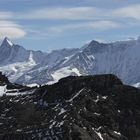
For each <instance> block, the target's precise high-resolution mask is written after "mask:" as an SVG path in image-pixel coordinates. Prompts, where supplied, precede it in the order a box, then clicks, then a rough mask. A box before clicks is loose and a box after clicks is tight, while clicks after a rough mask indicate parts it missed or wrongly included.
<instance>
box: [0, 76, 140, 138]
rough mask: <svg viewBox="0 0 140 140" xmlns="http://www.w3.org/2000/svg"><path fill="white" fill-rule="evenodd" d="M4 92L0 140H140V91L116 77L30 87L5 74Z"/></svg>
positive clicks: (1, 78) (72, 78)
mask: <svg viewBox="0 0 140 140" xmlns="http://www.w3.org/2000/svg"><path fill="white" fill-rule="evenodd" d="M4 87H5V89H4ZM2 89H4V90H2ZM0 92H1V93H0V94H1V97H0V140H32V139H33V140H140V90H139V89H137V88H134V87H131V86H127V85H124V84H123V83H122V82H121V81H120V79H118V78H117V77H116V76H114V75H109V74H108V75H96V76H81V77H77V76H70V77H67V78H63V79H61V80H59V82H58V83H56V84H53V85H46V86H41V87H33V88H29V87H25V86H20V85H17V84H12V83H10V82H9V81H8V79H7V78H6V77H5V76H3V75H2V74H1V73H0ZM2 92H3V93H2Z"/></svg>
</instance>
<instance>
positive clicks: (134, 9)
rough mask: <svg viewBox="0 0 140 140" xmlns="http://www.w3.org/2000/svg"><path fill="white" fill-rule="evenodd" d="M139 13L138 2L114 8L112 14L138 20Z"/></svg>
mask: <svg viewBox="0 0 140 140" xmlns="http://www.w3.org/2000/svg"><path fill="white" fill-rule="evenodd" d="M139 13H140V4H137V5H129V6H127V7H122V8H118V9H115V10H114V11H113V15H115V17H120V18H133V19H136V20H140V16H139Z"/></svg>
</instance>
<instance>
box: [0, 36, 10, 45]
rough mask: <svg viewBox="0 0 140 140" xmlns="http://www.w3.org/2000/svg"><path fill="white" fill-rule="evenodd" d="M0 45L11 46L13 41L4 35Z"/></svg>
mask: <svg viewBox="0 0 140 140" xmlns="http://www.w3.org/2000/svg"><path fill="white" fill-rule="evenodd" d="M1 46H2V47H12V46H13V43H12V42H11V40H10V39H9V38H8V37H5V38H4V40H3V42H2V45H1Z"/></svg>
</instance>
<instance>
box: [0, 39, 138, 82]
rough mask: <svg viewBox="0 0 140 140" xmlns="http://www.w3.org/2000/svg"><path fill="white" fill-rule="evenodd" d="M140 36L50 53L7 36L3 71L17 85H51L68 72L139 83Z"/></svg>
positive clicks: (0, 63)
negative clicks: (26, 45) (106, 75)
mask: <svg viewBox="0 0 140 140" xmlns="http://www.w3.org/2000/svg"><path fill="white" fill-rule="evenodd" d="M139 53H140V38H139V37H138V38H137V39H133V40H127V41H117V42H112V43H100V42H98V41H95V40H92V41H91V42H90V43H89V44H86V45H84V47H81V48H72V49H61V50H54V51H51V52H50V53H47V52H42V51H33V50H26V49H25V48H23V47H22V46H20V45H16V44H14V43H12V41H10V39H8V38H7V37H6V38H5V39H4V40H3V42H2V44H1V46H0V71H2V72H3V74H5V75H6V76H8V78H9V80H10V81H11V82H15V83H18V84H26V85H27V84H52V83H55V82H57V81H58V80H59V79H61V78H63V77H67V76H69V75H73V76H80V75H95V74H115V75H117V76H118V77H119V78H120V79H122V81H123V82H124V83H125V84H130V85H134V84H135V85H139V82H140V71H139V69H140V55H139Z"/></svg>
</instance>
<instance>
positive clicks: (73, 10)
mask: <svg viewBox="0 0 140 140" xmlns="http://www.w3.org/2000/svg"><path fill="white" fill-rule="evenodd" d="M99 12H100V10H99V9H97V8H94V7H59V8H57V7H55V8H44V9H39V10H34V11H31V12H28V14H26V15H23V16H22V17H21V18H26V19H52V20H53V19H55V20H91V19H95V18H94V15H95V14H96V15H97V14H99Z"/></svg>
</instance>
